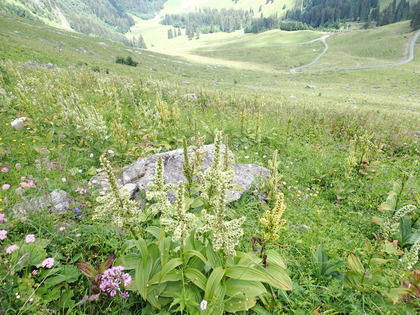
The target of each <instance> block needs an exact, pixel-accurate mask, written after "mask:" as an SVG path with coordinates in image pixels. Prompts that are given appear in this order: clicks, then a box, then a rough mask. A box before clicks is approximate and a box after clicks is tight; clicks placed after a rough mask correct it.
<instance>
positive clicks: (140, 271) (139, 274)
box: [135, 256, 153, 300]
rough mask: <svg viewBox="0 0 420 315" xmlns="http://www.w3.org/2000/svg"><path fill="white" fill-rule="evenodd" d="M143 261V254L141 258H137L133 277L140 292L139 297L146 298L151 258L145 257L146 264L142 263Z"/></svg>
mask: <svg viewBox="0 0 420 315" xmlns="http://www.w3.org/2000/svg"><path fill="white" fill-rule="evenodd" d="M143 261H144V256H143V260H139V262H138V265H137V268H136V272H135V277H136V286H137V290H138V292H139V293H140V295H141V297H142V298H143V299H144V300H146V299H147V294H148V288H149V286H150V285H149V284H148V282H149V277H150V273H151V271H152V267H153V266H152V264H153V262H152V260H151V259H147V257H146V264H145V265H143Z"/></svg>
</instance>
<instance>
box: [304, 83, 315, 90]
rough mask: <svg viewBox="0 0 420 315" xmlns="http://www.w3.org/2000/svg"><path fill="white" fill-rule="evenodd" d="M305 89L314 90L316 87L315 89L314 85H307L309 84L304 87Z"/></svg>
mask: <svg viewBox="0 0 420 315" xmlns="http://www.w3.org/2000/svg"><path fill="white" fill-rule="evenodd" d="M306 88H307V89H315V88H316V87H315V85H309V84H308V85H307V86H306Z"/></svg>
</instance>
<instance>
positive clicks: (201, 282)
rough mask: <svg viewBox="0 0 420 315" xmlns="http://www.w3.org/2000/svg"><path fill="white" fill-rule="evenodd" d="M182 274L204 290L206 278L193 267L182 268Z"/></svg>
mask: <svg viewBox="0 0 420 315" xmlns="http://www.w3.org/2000/svg"><path fill="white" fill-rule="evenodd" d="M184 275H185V277H187V278H188V279H189V280H190V281H191V282H192V283H194V284H195V285H196V286H197V287H199V288H200V289H201V290H203V291H205V290H206V284H207V278H206V276H205V275H204V274H203V273H201V272H200V271H199V270H197V269H195V268H187V269H185V270H184Z"/></svg>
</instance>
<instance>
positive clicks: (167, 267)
mask: <svg viewBox="0 0 420 315" xmlns="http://www.w3.org/2000/svg"><path fill="white" fill-rule="evenodd" d="M179 265H182V259H181V258H173V259H171V260H169V261H168V262H167V263H166V264H165V265H164V266H163V267H162V270H161V271H160V272H159V273H158V274H156V275H155V276H154V277H153V278H152V279H151V280H150V283H151V284H153V283H154V281H156V280H157V281H158V282H159V283H160V282H162V278H164V277H165V276H166V275H167V274H168V273H169V272H170V271H172V270H173V269H175V268H176V267H178V266H179ZM155 278H156V279H155Z"/></svg>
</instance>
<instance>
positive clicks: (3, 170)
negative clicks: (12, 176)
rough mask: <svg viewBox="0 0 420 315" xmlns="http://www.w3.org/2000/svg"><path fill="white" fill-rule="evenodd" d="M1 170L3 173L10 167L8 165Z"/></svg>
mask: <svg viewBox="0 0 420 315" xmlns="http://www.w3.org/2000/svg"><path fill="white" fill-rule="evenodd" d="M1 171H2V173H7V172H8V171H9V169H8V168H7V167H3V168H2V169H1Z"/></svg>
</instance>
